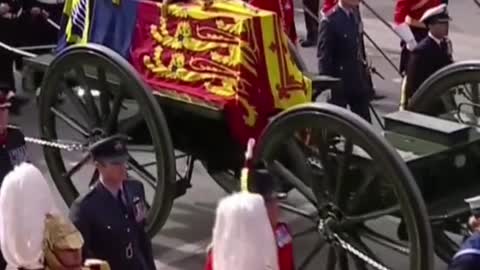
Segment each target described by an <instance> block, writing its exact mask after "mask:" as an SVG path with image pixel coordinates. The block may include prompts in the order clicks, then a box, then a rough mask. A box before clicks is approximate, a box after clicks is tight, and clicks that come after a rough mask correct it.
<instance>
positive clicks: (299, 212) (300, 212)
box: [279, 203, 317, 223]
mask: <svg viewBox="0 0 480 270" xmlns="http://www.w3.org/2000/svg"><path fill="white" fill-rule="evenodd" d="M279 205H280V208H282V209H283V210H285V211H288V212H290V213H293V214H296V215H299V216H301V217H304V218H306V219H308V220H310V221H312V222H314V223H316V222H317V217H316V216H315V215H314V214H311V213H308V212H307V211H305V210H302V209H300V208H298V207H295V206H292V205H289V204H286V203H280V204H279Z"/></svg>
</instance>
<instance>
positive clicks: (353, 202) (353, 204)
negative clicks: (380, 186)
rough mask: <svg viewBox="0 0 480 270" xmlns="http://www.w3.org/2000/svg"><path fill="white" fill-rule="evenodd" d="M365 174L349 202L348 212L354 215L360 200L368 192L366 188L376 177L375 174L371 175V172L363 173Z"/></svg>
mask: <svg viewBox="0 0 480 270" xmlns="http://www.w3.org/2000/svg"><path fill="white" fill-rule="evenodd" d="M365 174H366V177H365V178H364V180H363V182H362V183H361V184H360V186H359V187H358V188H357V190H356V191H355V192H354V195H353V197H352V198H351V199H350V201H349V206H350V209H349V210H350V212H353V213H354V212H356V211H357V209H358V208H359V206H360V201H361V199H362V198H364V195H366V194H367V192H368V188H369V187H370V185H371V184H372V183H373V181H375V179H376V177H375V176H376V175H375V173H372V171H368V172H365Z"/></svg>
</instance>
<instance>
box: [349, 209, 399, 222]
mask: <svg viewBox="0 0 480 270" xmlns="http://www.w3.org/2000/svg"><path fill="white" fill-rule="evenodd" d="M398 212H400V205H394V206H392V207H388V208H385V209H381V210H377V211H373V212H370V213H367V214H362V215H355V216H348V217H347V218H346V220H345V221H344V222H342V225H344V226H352V225H355V224H362V223H365V222H367V221H369V220H374V219H378V218H380V217H383V216H387V215H393V214H396V213H398Z"/></svg>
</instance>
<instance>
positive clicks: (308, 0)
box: [267, 0, 320, 40]
mask: <svg viewBox="0 0 480 270" xmlns="http://www.w3.org/2000/svg"><path fill="white" fill-rule="evenodd" d="M267 1H271V0H267ZM302 1H303V10H304V12H303V14H304V16H305V26H306V28H307V39H308V40H316V39H317V36H318V20H319V16H318V13H319V12H320V0H302ZM306 9H308V10H309V11H310V12H307V11H305V10H306ZM312 15H315V16H316V17H315V18H314V17H312Z"/></svg>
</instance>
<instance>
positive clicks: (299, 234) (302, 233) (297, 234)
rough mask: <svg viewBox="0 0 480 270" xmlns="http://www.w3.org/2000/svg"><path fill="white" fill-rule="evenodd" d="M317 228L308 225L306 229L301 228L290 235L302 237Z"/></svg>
mask: <svg viewBox="0 0 480 270" xmlns="http://www.w3.org/2000/svg"><path fill="white" fill-rule="evenodd" d="M317 230H318V228H317V226H313V227H309V228H308V229H305V230H302V231H299V232H296V233H294V234H292V237H293V238H297V237H302V236H304V235H307V234H310V233H314V232H316V231H317Z"/></svg>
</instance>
